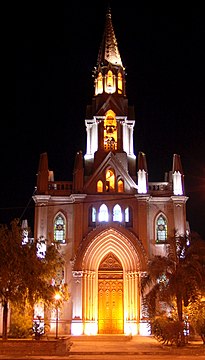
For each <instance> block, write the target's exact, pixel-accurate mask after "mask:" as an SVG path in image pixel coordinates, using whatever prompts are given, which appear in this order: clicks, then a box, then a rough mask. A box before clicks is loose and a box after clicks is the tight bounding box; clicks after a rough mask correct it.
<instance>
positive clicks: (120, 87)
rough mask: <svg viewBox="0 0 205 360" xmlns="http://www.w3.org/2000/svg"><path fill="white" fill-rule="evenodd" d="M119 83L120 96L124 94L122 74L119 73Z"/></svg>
mask: <svg viewBox="0 0 205 360" xmlns="http://www.w3.org/2000/svg"><path fill="white" fill-rule="evenodd" d="M117 82H118V94H122V74H121V73H118V78H117Z"/></svg>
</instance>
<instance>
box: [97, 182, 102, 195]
mask: <svg viewBox="0 0 205 360" xmlns="http://www.w3.org/2000/svg"><path fill="white" fill-rule="evenodd" d="M97 192H103V182H102V180H98V182H97Z"/></svg>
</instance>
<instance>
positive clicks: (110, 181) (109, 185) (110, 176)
mask: <svg viewBox="0 0 205 360" xmlns="http://www.w3.org/2000/svg"><path fill="white" fill-rule="evenodd" d="M114 190H115V175H114V172H113V170H111V169H109V170H107V171H106V191H114Z"/></svg>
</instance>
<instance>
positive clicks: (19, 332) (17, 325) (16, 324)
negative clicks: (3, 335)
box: [9, 309, 32, 339]
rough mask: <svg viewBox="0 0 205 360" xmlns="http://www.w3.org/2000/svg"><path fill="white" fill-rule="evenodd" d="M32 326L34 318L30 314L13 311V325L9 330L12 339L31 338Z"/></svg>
mask: <svg viewBox="0 0 205 360" xmlns="http://www.w3.org/2000/svg"><path fill="white" fill-rule="evenodd" d="M31 326H32V317H31V315H30V314H28V313H26V312H24V311H19V310H16V309H12V311H11V325H10V329H9V337H11V338H16V339H18V338H22V339H23V338H24V339H25V338H27V337H29V336H30V330H29V329H30V328H31Z"/></svg>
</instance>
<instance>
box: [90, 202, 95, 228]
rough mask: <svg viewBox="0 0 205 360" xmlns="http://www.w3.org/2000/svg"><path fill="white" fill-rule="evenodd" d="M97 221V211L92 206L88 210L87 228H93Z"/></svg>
mask: <svg viewBox="0 0 205 360" xmlns="http://www.w3.org/2000/svg"><path fill="white" fill-rule="evenodd" d="M96 220H97V211H96V208H95V207H94V206H91V207H90V208H89V226H95V224H96Z"/></svg>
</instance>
